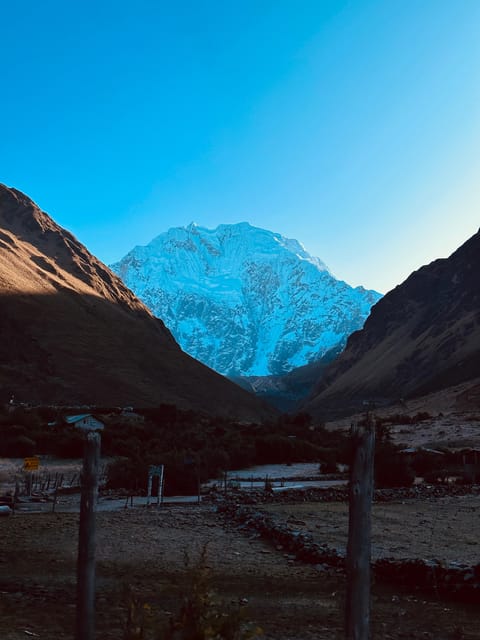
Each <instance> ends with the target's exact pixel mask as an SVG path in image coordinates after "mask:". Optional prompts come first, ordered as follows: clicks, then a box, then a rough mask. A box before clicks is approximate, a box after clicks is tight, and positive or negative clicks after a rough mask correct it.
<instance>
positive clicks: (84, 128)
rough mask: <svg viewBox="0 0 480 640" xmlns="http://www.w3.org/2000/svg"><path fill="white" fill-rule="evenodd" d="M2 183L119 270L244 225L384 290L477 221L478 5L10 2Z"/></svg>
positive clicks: (2, 91) (471, 1) (0, 89)
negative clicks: (164, 237) (179, 237)
mask: <svg viewBox="0 0 480 640" xmlns="http://www.w3.org/2000/svg"><path fill="white" fill-rule="evenodd" d="M1 15H2V35H1V38H0V72H1V76H0V77H1V82H0V126H1V136H0V181H1V182H4V183H5V184H7V185H9V186H13V187H16V188H18V189H20V190H22V191H24V192H25V193H27V194H28V195H29V196H30V197H31V198H33V199H34V200H35V201H36V202H37V203H38V204H39V206H40V207H41V208H42V209H44V210H45V211H47V212H48V213H49V214H50V215H51V216H52V217H53V218H54V219H55V220H56V221H57V222H58V223H59V224H61V225H62V226H64V227H66V228H68V229H69V230H70V231H72V232H73V233H74V234H75V235H76V236H77V237H78V238H79V239H80V240H81V241H82V242H83V243H84V244H86V245H87V247H88V248H89V249H90V250H91V251H92V252H93V253H94V254H95V255H97V256H98V257H99V258H100V259H101V260H103V261H104V262H106V263H107V264H108V263H112V262H114V261H116V260H118V259H119V258H121V257H122V256H123V255H125V253H127V252H128V251H129V250H130V249H131V248H132V247H133V246H134V245H137V244H146V243H147V242H149V241H150V240H151V239H152V238H153V237H155V236H156V235H158V234H159V233H161V232H163V231H165V230H167V229H168V228H170V227H173V226H183V225H187V224H188V223H189V222H191V221H195V222H196V223H198V224H200V225H202V226H205V227H210V228H213V227H215V226H217V225H218V224H221V223H233V222H240V221H244V220H246V221H248V222H250V223H251V224H253V225H256V226H259V227H263V228H267V229H271V230H272V231H276V232H279V233H281V234H283V235H285V236H287V237H292V238H296V239H298V240H299V241H300V242H302V243H303V244H304V246H305V247H306V249H307V250H308V251H309V252H310V253H312V254H314V255H317V256H319V257H320V258H321V259H322V260H323V261H324V262H326V263H327V264H328V266H329V267H330V269H331V270H332V271H333V273H334V274H335V275H336V276H337V277H339V278H341V279H344V280H346V281H347V282H349V283H350V284H353V285H358V284H363V285H364V286H366V287H368V288H376V289H377V290H379V291H382V292H386V291H387V290H389V289H390V288H392V287H394V286H395V285H396V284H399V283H400V282H401V281H403V280H404V279H405V278H406V277H407V276H408V275H409V273H410V272H411V271H413V270H414V269H416V268H418V267H420V266H421V265H422V264H426V263H428V262H430V261H431V260H433V259H435V258H437V257H444V256H447V255H449V254H450V253H451V252H452V251H453V250H454V249H456V248H457V247H458V246H459V245H460V244H462V242H464V241H465V240H466V239H467V238H468V237H469V236H470V235H472V234H473V233H474V232H476V231H477V230H478V227H479V226H480V222H479V220H480V215H479V211H480V179H479V176H480V154H479V153H478V149H479V148H480V38H479V37H478V34H479V32H480V2H478V0H455V1H454V0H356V1H352V2H347V1H340V0H338V1H328V0H325V1H322V0H315V1H310V0H256V1H251V0H243V1H241V2H238V1H237V2H233V1H229V0H223V1H213V0H212V1H209V0H201V1H200V0H196V1H194V0H184V1H183V2H182V1H179V2H166V1H163V0H156V1H153V0H150V1H149V0H137V1H136V2H135V3H133V2H131V1H129V2H125V1H123V0H114V1H112V0H104V1H102V0H97V1H96V2H91V1H90V0H83V1H82V2H80V1H73V0H72V1H71V2H70V1H69V2H65V1H64V0H61V1H60V0H44V1H42V2H38V1H37V0H25V1H22V0H18V2H10V3H6V2H5V3H2V6H1Z"/></svg>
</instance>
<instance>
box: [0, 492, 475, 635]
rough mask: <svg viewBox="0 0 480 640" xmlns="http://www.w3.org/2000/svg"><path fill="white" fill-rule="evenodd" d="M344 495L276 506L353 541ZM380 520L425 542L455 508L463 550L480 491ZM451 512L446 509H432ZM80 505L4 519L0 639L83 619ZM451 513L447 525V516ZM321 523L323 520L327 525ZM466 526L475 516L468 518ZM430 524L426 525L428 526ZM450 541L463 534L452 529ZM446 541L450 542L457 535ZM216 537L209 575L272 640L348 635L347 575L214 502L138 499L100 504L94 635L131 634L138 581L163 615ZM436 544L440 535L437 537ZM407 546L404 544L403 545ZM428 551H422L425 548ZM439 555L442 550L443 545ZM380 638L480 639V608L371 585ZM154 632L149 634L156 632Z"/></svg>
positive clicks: (142, 594) (395, 511) (156, 616)
mask: <svg viewBox="0 0 480 640" xmlns="http://www.w3.org/2000/svg"><path fill="white" fill-rule="evenodd" d="M459 505H461V507H460V506H459ZM342 507H343V505H337V504H335V505H333V504H322V505H319V504H304V503H303V504H301V505H274V506H269V507H268V509H269V510H275V511H276V513H277V515H278V517H280V518H284V519H285V520H288V519H290V521H291V520H292V518H295V519H296V520H302V521H303V522H305V525H301V524H299V523H298V522H297V525H296V526H297V528H302V527H303V526H305V527H306V528H309V529H310V530H312V531H314V532H315V535H316V536H317V535H318V539H319V541H320V540H322V541H326V542H328V543H329V544H334V543H336V544H338V545H339V546H341V545H342V544H343V543H344V537H345V513H344V511H343V510H342ZM380 507H381V509H380V511H379V512H378V514H377V515H378V516H379V517H380V516H381V517H382V519H383V520H382V524H381V525H379V526H381V528H382V530H385V529H386V528H387V529H388V528H390V529H391V531H392V536H391V538H388V540H387V539H385V541H384V542H382V544H383V545H384V546H385V547H387V548H388V549H389V551H390V547H391V546H392V545H393V544H394V541H395V540H396V539H397V538H398V546H407V545H408V544H409V543H408V537H409V536H410V533H407V530H405V536H406V537H405V538H401V537H400V531H401V530H402V529H403V525H404V523H405V521H406V520H407V519H410V520H412V524H411V531H412V532H413V534H415V533H416V534H417V535H416V536H415V535H413V538H409V539H410V549H411V544H412V542H414V541H415V540H417V541H418V544H419V547H418V549H415V552H417V551H418V552H419V553H420V551H422V549H421V547H420V541H421V539H422V538H424V539H428V536H430V533H431V531H430V529H429V527H428V526H426V525H425V532H427V534H428V535H427V534H425V535H423V533H425V532H423V533H422V529H420V530H418V529H416V526H415V524H414V521H416V522H417V523H418V522H419V521H418V518H419V517H422V518H423V519H428V520H429V521H433V520H434V521H435V527H438V529H435V531H434V536H435V539H436V540H439V539H441V538H443V536H444V534H445V532H446V531H448V526H449V525H448V522H449V514H450V517H451V518H452V519H453V518H454V517H455V518H456V521H455V520H451V521H452V522H455V524H456V525H457V524H458V525H459V526H460V521H459V519H461V526H462V528H463V526H464V525H465V528H466V530H468V532H469V533H468V536H469V537H468V538H467V539H466V540H465V545H463V546H462V547H461V549H460V547H458V545H457V548H458V553H454V554H453V555H455V557H456V559H458V555H462V559H464V558H463V555H464V554H465V553H466V550H467V549H469V550H470V553H471V556H469V558H470V557H474V556H475V551H476V550H478V547H476V546H475V544H468V540H471V542H477V539H478V538H477V532H478V517H479V516H478V507H479V503H478V498H477V501H476V502H474V501H473V500H469V499H466V500H462V501H461V502H454V503H452V504H450V502H449V499H446V501H445V502H444V503H442V504H431V505H430V504H428V505H425V504H415V503H413V502H412V503H411V504H410V503H409V504H408V506H407V505H402V504H399V505H395V504H394V505H392V510H391V511H390V512H389V513H388V512H387V506H386V505H380ZM436 513H438V514H441V513H443V514H444V516H442V517H441V518H437V517H435V514H436ZM78 520H79V516H78V514H72V513H35V514H34V513H27V512H24V513H22V512H21V511H19V512H17V513H15V515H13V516H10V517H8V518H1V519H0V638H2V639H3V640H20V639H22V640H25V638H28V637H38V638H43V639H47V640H57V639H58V640H71V639H72V638H73V627H74V620H75V563H76V553H77V536H78ZM441 523H442V524H441ZM318 525H319V526H318ZM467 525H468V526H467ZM420 527H421V525H420ZM450 540H451V541H452V542H453V541H454V537H453V535H452V537H451V538H450ZM444 542H445V544H444V546H443V547H442V549H444V551H442V553H447V550H448V548H449V547H453V546H454V545H453V544H450V542H449V541H448V540H445V541H444ZM204 545H207V558H208V559H207V562H208V566H209V567H210V570H211V579H210V584H211V588H212V589H213V590H214V591H215V592H216V597H217V598H218V600H219V601H223V603H224V605H223V606H229V605H231V604H232V603H233V604H237V603H241V604H242V611H243V612H244V615H245V617H246V619H248V620H250V621H251V622H252V623H254V624H255V625H258V626H259V627H261V628H262V629H263V630H264V634H265V635H264V637H265V638H267V639H269V640H294V639H295V640H313V639H317V638H318V639H320V638H321V639H325V640H330V639H340V638H343V637H344V631H343V615H344V614H343V608H344V593H345V578H344V576H343V574H341V573H338V572H336V571H334V570H331V571H327V572H325V571H320V570H319V569H318V568H316V567H314V566H310V565H305V564H302V563H300V562H297V561H296V560H294V559H293V557H292V556H289V555H288V554H285V553H284V552H283V551H282V550H281V549H278V548H275V547H273V546H271V545H270V544H268V543H267V542H264V541H262V540H261V539H259V538H256V537H253V536H247V535H246V534H244V533H242V532H241V531H239V529H238V528H237V527H236V526H235V525H233V524H231V523H230V522H225V521H224V519H223V516H222V515H221V514H220V513H217V511H216V509H215V506H212V505H206V504H204V505H188V506H187V505H182V506H173V507H168V506H166V507H161V508H157V507H150V508H146V507H138V508H133V509H121V510H118V511H109V512H100V513H98V514H97V640H114V639H115V640H123V637H124V629H125V620H126V615H127V604H128V602H129V601H130V602H131V596H126V587H127V586H128V587H130V589H131V590H132V592H133V594H134V595H135V597H137V598H138V599H139V602H140V604H142V603H144V602H145V603H148V605H149V609H148V610H146V609H145V610H144V611H148V613H146V614H145V616H146V619H147V624H150V625H152V626H153V620H156V621H157V622H158V621H161V620H163V621H165V620H168V618H169V617H170V616H171V614H172V613H175V612H176V611H177V610H178V608H179V605H180V599H181V598H180V596H179V591H178V589H179V585H181V583H182V581H184V580H185V576H186V574H185V565H184V554H185V552H188V554H189V555H190V556H191V557H192V558H193V560H195V559H196V558H198V556H199V553H200V550H201V549H202V547H203V546H204ZM428 546H429V548H430V549H432V548H433V543H432V542H431V538H430V542H429V544H428ZM402 553H403V550H402ZM421 555H422V557H423V554H421ZM435 555H436V554H435ZM372 630H373V634H372V635H373V638H378V639H386V640H388V639H392V638H395V639H396V638H432V639H435V640H460V639H462V638H463V639H465V640H472V639H474V638H480V625H479V614H478V612H477V611H476V610H475V608H474V607H472V606H467V605H462V604H459V603H452V602H447V601H441V600H439V599H436V598H434V597H426V596H424V595H422V594H420V593H402V592H400V591H399V590H398V589H394V588H388V587H385V586H382V585H374V588H373V598H372ZM153 637H154V635H152V633H147V638H153Z"/></svg>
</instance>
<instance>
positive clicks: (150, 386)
mask: <svg viewBox="0 0 480 640" xmlns="http://www.w3.org/2000/svg"><path fill="white" fill-rule="evenodd" d="M0 300H1V313H0V401H5V400H7V399H8V398H10V396H11V395H12V394H13V395H15V396H16V398H17V399H19V400H23V401H27V402H32V403H42V404H52V403H59V404H69V405H72V404H88V405H103V406H112V405H113V406H117V405H120V406H124V405H141V406H157V405H159V404H161V403H173V404H176V405H177V406H179V407H182V408H189V409H196V410H205V411H208V412H209V413H214V414H221V415H224V416H225V415H226V416H230V417H234V418H238V419H247V420H257V419H261V418H262V417H264V416H267V415H271V410H270V409H269V408H267V407H266V406H265V405H263V404H262V403H260V402H259V401H258V400H257V399H256V398H254V397H253V396H251V394H249V393H247V392H246V391H244V390H242V389H239V388H238V387H237V386H236V385H234V384H233V383H231V382H230V381H228V380H226V379H225V378H223V377H222V376H220V375H218V374H217V373H215V372H214V371H212V370H210V369H208V368H207V367H205V366H204V365H202V364H200V363H199V362H197V361H196V360H194V359H193V358H191V357H190V356H188V355H187V354H185V353H183V352H182V350H181V349H180V347H179V346H178V344H177V343H176V342H175V340H174V339H173V337H172V335H171V333H170V332H169V331H168V329H166V327H165V325H164V324H163V322H162V321H161V320H159V319H157V318H155V317H154V316H153V315H152V314H151V312H150V311H149V310H148V309H147V308H146V307H145V305H144V304H143V303H141V302H140V301H139V300H138V299H137V298H136V297H135V296H134V295H133V293H132V292H131V291H129V290H128V289H127V288H126V287H125V285H124V284H123V283H122V282H121V280H120V279H119V278H118V277H117V276H116V275H115V274H113V273H112V272H111V271H110V270H109V269H108V267H106V266H105V265H104V264H102V263H101V262H100V261H99V260H97V259H96V258H95V257H94V256H92V255H91V254H90V253H89V252H88V251H87V249H86V248H85V247H84V246H83V245H82V244H80V243H79V242H78V240H76V239H75V238H74V237H73V236H72V235H71V234H70V233H69V232H68V231H65V230H64V229H62V228H61V227H59V226H58V225H57V224H56V223H55V222H54V221H53V220H52V219H51V218H50V217H49V216H48V215H47V214H45V213H43V212H42V211H41V210H40V209H39V208H38V207H37V206H36V205H35V204H34V203H33V202H32V201H31V200H30V199H29V198H28V197H27V196H25V195H24V194H22V193H20V192H19V191H17V190H15V189H10V188H8V187H6V186H4V185H0Z"/></svg>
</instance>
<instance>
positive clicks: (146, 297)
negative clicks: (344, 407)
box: [112, 222, 380, 375]
mask: <svg viewBox="0 0 480 640" xmlns="http://www.w3.org/2000/svg"><path fill="white" fill-rule="evenodd" d="M112 269H113V270H114V271H116V273H118V275H120V277H121V278H122V279H123V280H124V282H125V283H126V284H127V286H129V287H130V288H131V289H132V290H133V291H134V292H135V293H136V294H137V295H138V296H139V297H140V298H141V299H142V300H143V301H144V302H145V303H146V304H147V305H148V306H149V307H150V309H151V310H152V311H153V312H154V313H155V315H157V316H159V317H160V318H162V320H163V321H164V322H165V323H166V325H167V326H168V327H169V329H170V330H171V331H172V333H173V335H174V336H175V338H176V339H177V341H178V342H179V343H180V345H181V346H182V348H183V349H184V350H185V351H187V352H188V353H190V354H191V355H192V356H194V357H195V358H197V359H199V360H201V361H202V362H204V363H205V364H207V365H209V366H210V367H212V368H213V369H216V370H217V371H219V372H220V373H224V374H227V375H269V374H279V373H284V372H286V371H289V370H290V369H292V368H294V367H297V366H300V365H303V364H306V363H308V362H312V361H314V360H316V359H318V358H320V357H321V356H322V355H323V354H324V353H325V352H326V351H328V350H330V349H331V348H332V347H335V346H337V345H338V344H343V343H344V342H345V340H346V338H347V337H348V335H349V334H350V333H351V332H352V331H354V330H356V329H358V328H360V327H361V326H362V325H363V322H364V321H365V319H366V317H367V316H368V314H369V311H370V307H371V306H372V304H374V303H375V302H376V301H377V300H378V299H379V298H380V294H378V293H376V292H374V291H366V290H364V289H363V288H357V289H353V288H352V287H350V286H349V285H347V284H346V283H344V282H341V281H338V280H336V279H335V278H334V277H333V275H332V274H331V273H330V271H329V269H328V267H327V266H326V265H325V264H324V263H323V262H322V261H321V260H320V259H319V258H316V257H313V256H311V255H310V254H309V253H308V252H307V251H306V250H305V248H304V247H303V245H302V244H301V243H300V242H298V241H297V240H294V239H289V238H285V237H283V236H282V235H280V234H278V233H273V232H271V231H267V230H265V229H261V228H258V227H254V226H252V225H250V224H249V223H248V222H239V223H237V224H221V225H219V226H218V227H217V228H216V229H207V228H205V227H201V226H198V225H197V224H195V223H193V222H192V223H190V224H189V225H188V226H187V227H175V228H172V229H169V230H168V231H167V232H165V233H162V234H160V235H159V236H157V237H156V238H155V239H154V240H152V242H150V243H149V244H148V245H146V246H143V247H135V248H134V249H133V250H132V251H131V252H130V253H128V254H127V255H126V256H125V257H124V258H123V259H122V260H121V261H120V262H118V263H116V264H115V265H113V266H112Z"/></svg>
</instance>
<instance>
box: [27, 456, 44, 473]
mask: <svg viewBox="0 0 480 640" xmlns="http://www.w3.org/2000/svg"><path fill="white" fill-rule="evenodd" d="M39 466H40V460H39V458H37V457H36V456H33V457H32V458H24V459H23V469H24V470H25V471H37V470H38V467H39Z"/></svg>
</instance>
